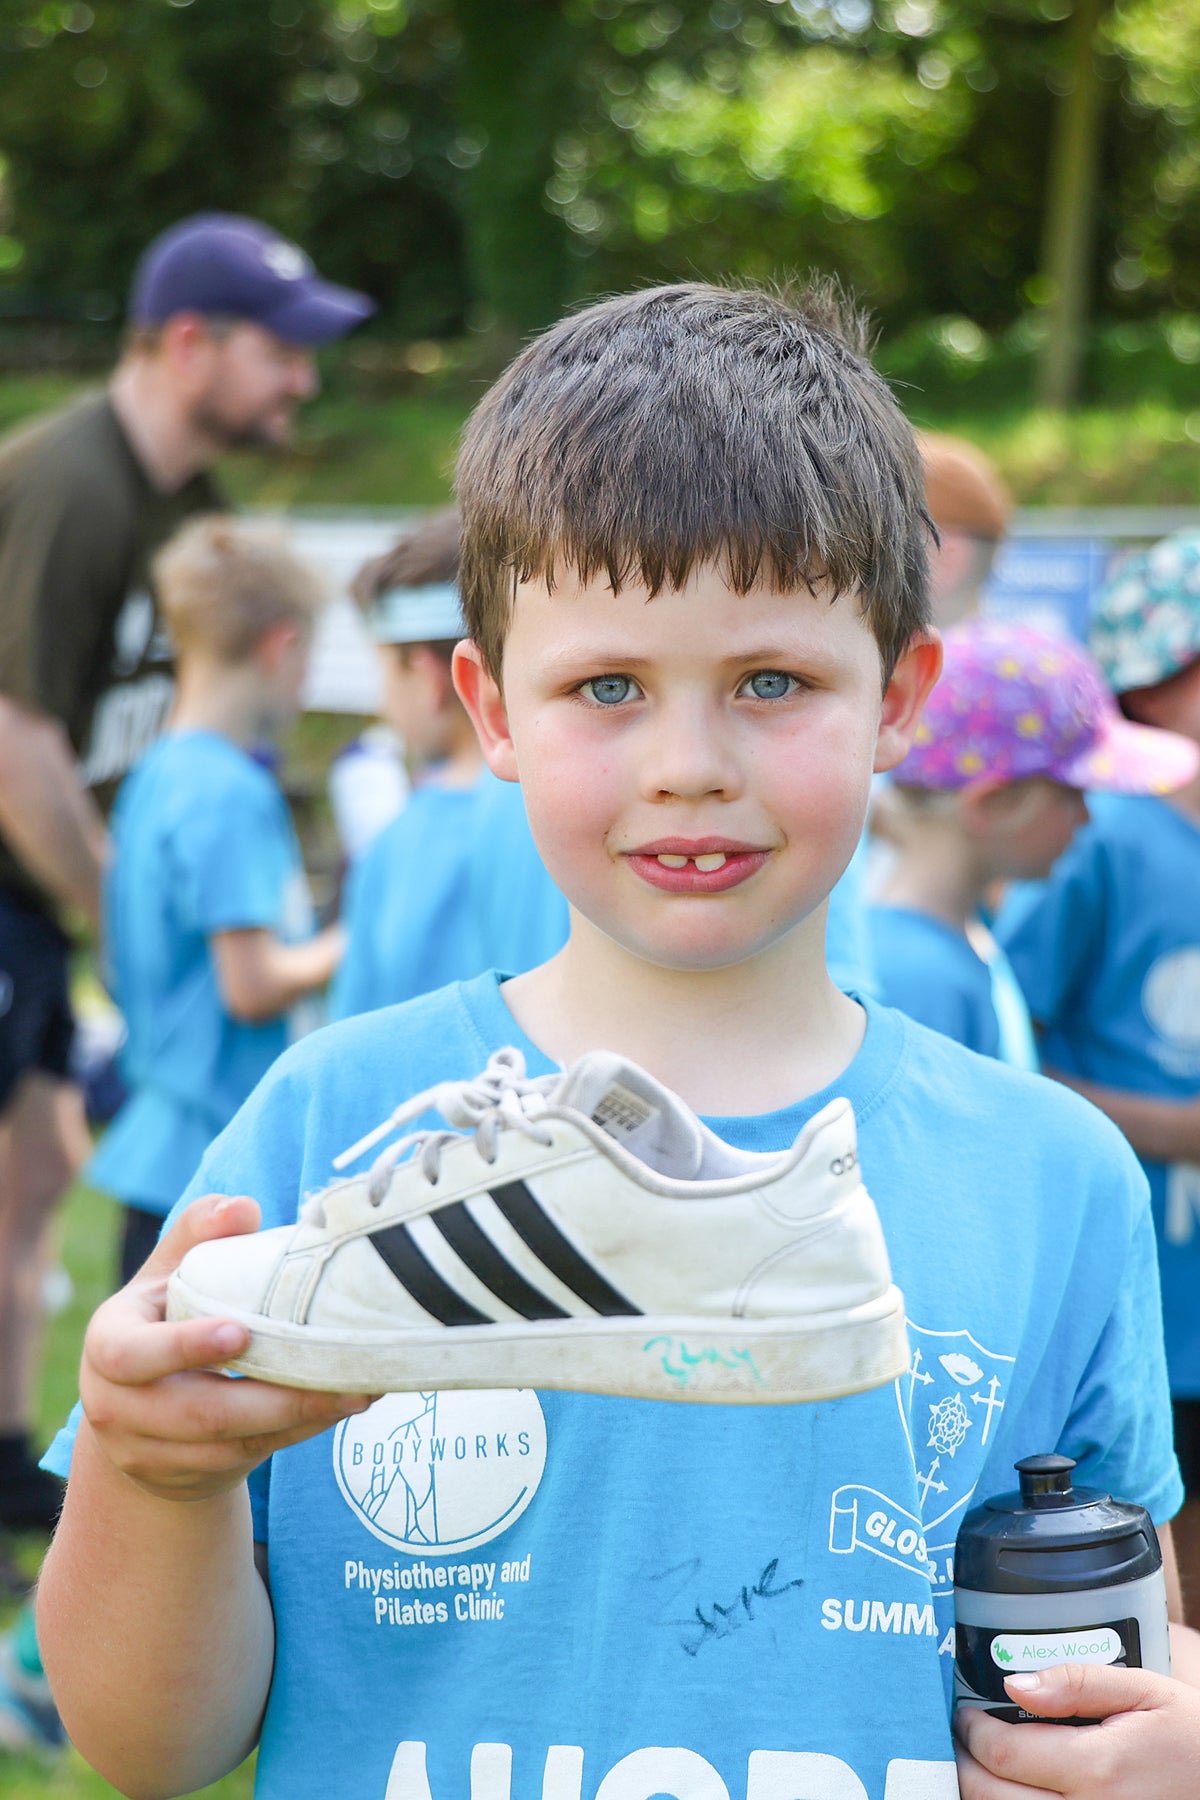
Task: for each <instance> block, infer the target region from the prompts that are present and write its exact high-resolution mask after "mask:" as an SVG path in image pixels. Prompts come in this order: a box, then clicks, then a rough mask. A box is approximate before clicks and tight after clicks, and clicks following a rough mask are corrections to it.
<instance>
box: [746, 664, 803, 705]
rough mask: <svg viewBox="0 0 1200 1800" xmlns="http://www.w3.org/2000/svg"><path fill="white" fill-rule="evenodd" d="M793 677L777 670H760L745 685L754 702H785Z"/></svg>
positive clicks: (790, 689)
mask: <svg viewBox="0 0 1200 1800" xmlns="http://www.w3.org/2000/svg"><path fill="white" fill-rule="evenodd" d="M792 682H793V677H792V676H791V675H784V674H783V673H782V671H781V670H779V669H761V670H760V671H759V673H758V674H757V675H751V676H750V678H749V680H748V681H747V683H746V686H747V687H748V688H749V690H750V692H751V693H752V694H753V695H754V698H755V699H756V700H785V699H786V698H787V696H788V695H789V694H790V693H791V691H792Z"/></svg>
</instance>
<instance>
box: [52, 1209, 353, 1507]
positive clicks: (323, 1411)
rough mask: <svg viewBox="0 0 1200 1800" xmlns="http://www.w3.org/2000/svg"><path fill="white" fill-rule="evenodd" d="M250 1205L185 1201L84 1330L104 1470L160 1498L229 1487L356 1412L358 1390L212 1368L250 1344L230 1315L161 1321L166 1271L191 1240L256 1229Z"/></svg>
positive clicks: (86, 1396) (82, 1390)
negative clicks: (280, 1383)
mask: <svg viewBox="0 0 1200 1800" xmlns="http://www.w3.org/2000/svg"><path fill="white" fill-rule="evenodd" d="M259 1218H260V1214H259V1209H258V1206H257V1205H256V1204H255V1202H254V1201H253V1200H247V1199H244V1198H241V1199H227V1198H226V1197H224V1196H223V1195H219V1194H210V1195H208V1196H207V1197H206V1198H205V1199H202V1200H196V1201H193V1203H192V1205H191V1206H189V1207H188V1208H187V1210H186V1212H184V1213H182V1214H181V1215H180V1217H179V1218H178V1219H177V1220H176V1222H175V1224H174V1225H173V1226H172V1228H171V1230H170V1231H169V1232H168V1233H167V1234H166V1236H165V1237H164V1238H163V1240H162V1242H161V1243H160V1244H159V1245H158V1247H157V1249H156V1250H155V1251H154V1253H153V1255H151V1256H150V1257H148V1258H147V1260H146V1262H145V1264H144V1265H143V1267H142V1268H141V1270H140V1271H139V1273H138V1274H137V1275H136V1276H135V1277H134V1279H133V1280H132V1281H131V1282H130V1283H129V1285H128V1286H127V1287H124V1288H122V1289H121V1291H120V1293H117V1294H114V1295H113V1297H112V1299H111V1300H106V1301H105V1303H104V1305H103V1306H101V1307H100V1308H99V1309H98V1311H97V1312H96V1314H95V1317H94V1318H93V1319H92V1322H91V1324H90V1325H89V1326H88V1330H87V1335H86V1337H85V1338H84V1343H83V1361H82V1364H81V1366H80V1371H79V1397H80V1399H81V1401H82V1402H83V1410H84V1413H85V1415H86V1417H87V1421H88V1424H89V1425H90V1427H91V1430H92V1433H93V1435H94V1437H95V1439H96V1441H97V1443H98V1444H99V1445H100V1447H101V1449H102V1450H103V1452H104V1455H105V1456H106V1457H107V1459H108V1461H109V1462H110V1463H111V1464H112V1465H113V1466H114V1468H116V1469H118V1470H120V1471H121V1472H122V1473H123V1474H124V1475H126V1476H128V1477H129V1479H130V1480H131V1481H134V1482H136V1483H137V1484H138V1485H139V1486H140V1487H141V1488H143V1489H145V1491H146V1492H147V1493H150V1494H154V1495H157V1496H158V1497H159V1498H160V1499H165V1500H204V1499H208V1498H210V1497H211V1496H212V1495H214V1494H219V1493H223V1492H225V1491H227V1490H228V1489H231V1488H235V1487H237V1486H238V1484H239V1483H240V1482H241V1481H243V1480H244V1478H245V1477H246V1475H248V1474H249V1472H250V1470H251V1469H253V1468H254V1467H255V1466H256V1465H257V1464H258V1463H260V1462H262V1461H263V1459H264V1458H265V1457H267V1456H270V1455H271V1453H272V1451H274V1450H281V1449H283V1448H284V1447H285V1446H286V1445H288V1444H298V1443H300V1442H302V1440H303V1439H304V1438H308V1437H313V1436H315V1435H316V1434H317V1433H318V1432H321V1431H325V1430H327V1429H328V1428H329V1426H330V1425H333V1424H336V1422H337V1421H338V1420H339V1419H343V1418H345V1417H347V1415H348V1414H350V1413H356V1412H362V1411H363V1410H364V1409H365V1408H366V1407H367V1406H369V1405H370V1403H371V1402H370V1398H369V1397H366V1396H363V1395H361V1394H316V1393H306V1392H303V1391H301V1390H299V1389H294V1388H284V1387H276V1386H273V1385H271V1384H270V1383H267V1382H263V1381H249V1380H231V1379H230V1377H229V1376H227V1375H221V1374H215V1373H213V1372H212V1368H213V1365H214V1364H219V1363H224V1362H227V1361H228V1360H229V1359H230V1358H231V1357H234V1356H238V1355H240V1353H241V1352H242V1351H243V1350H244V1349H245V1348H246V1346H247V1344H248V1343H249V1341H250V1333H249V1332H248V1331H247V1330H246V1328H245V1326H244V1325H239V1324H237V1323H236V1321H234V1320H228V1319H227V1320H221V1319H188V1320H183V1321H180V1322H178V1323H170V1324H168V1323H167V1321H166V1316H165V1314H166V1295H167V1277H168V1276H169V1275H170V1274H171V1272H172V1270H174V1269H176V1268H178V1266H179V1264H180V1263H181V1262H182V1261H183V1258H184V1256H185V1255H186V1253H187V1252H188V1251H189V1250H190V1249H191V1248H192V1246H193V1244H199V1243H202V1242H203V1241H204V1240H205V1239H208V1238H218V1237H235V1236H238V1235H239V1234H241V1233H244V1232H252V1231H255V1230H257V1228H258V1224H259Z"/></svg>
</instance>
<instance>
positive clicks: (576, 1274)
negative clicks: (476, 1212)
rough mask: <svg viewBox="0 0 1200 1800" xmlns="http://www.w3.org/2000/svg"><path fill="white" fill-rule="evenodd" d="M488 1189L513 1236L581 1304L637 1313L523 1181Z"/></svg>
mask: <svg viewBox="0 0 1200 1800" xmlns="http://www.w3.org/2000/svg"><path fill="white" fill-rule="evenodd" d="M490 1192H491V1196H492V1199H493V1200H494V1201H495V1202H496V1205H497V1206H498V1207H499V1209H500V1211H501V1212H502V1213H503V1214H504V1217H505V1218H506V1219H507V1220H508V1222H509V1224H510V1225H511V1226H512V1228H513V1230H514V1231H515V1232H516V1234H517V1236H518V1237H519V1238H521V1239H523V1241H524V1242H525V1243H526V1244H527V1245H528V1246H529V1248H530V1249H531V1250H532V1251H533V1254H534V1255H535V1256H536V1257H537V1258H538V1259H539V1261H541V1262H543V1263H545V1265H546V1267H547V1268H548V1269H549V1270H550V1273H551V1274H552V1275H557V1277H558V1279H559V1280H560V1281H561V1282H562V1284H563V1286H564V1287H569V1288H570V1290H571V1292H572V1293H573V1294H578V1296H579V1298H580V1299H581V1300H582V1301H583V1302H584V1304H585V1306H590V1307H591V1309H592V1311H593V1312H596V1313H599V1314H600V1315H601V1317H602V1318H606V1319H613V1318H621V1317H627V1316H629V1315H631V1314H636V1315H639V1316H640V1313H641V1308H640V1307H638V1306H634V1305H633V1303H632V1302H631V1301H629V1300H627V1299H626V1298H625V1296H624V1294H619V1293H618V1292H617V1290H616V1288H615V1287H612V1286H611V1285H610V1284H609V1283H608V1282H607V1281H606V1280H605V1279H604V1277H603V1275H601V1273H600V1271H599V1269H594V1268H593V1267H592V1265H591V1263H590V1262H588V1260H587V1258H586V1257H583V1256H581V1255H580V1254H579V1252H578V1250H576V1248H575V1246H574V1244H572V1243H571V1242H570V1241H569V1239H567V1238H565V1237H564V1236H563V1234H562V1232H561V1231H560V1230H559V1229H558V1226H557V1225H555V1224H554V1222H553V1220H552V1219H550V1218H549V1216H548V1215H547V1214H546V1213H545V1212H544V1211H543V1209H542V1207H541V1206H540V1205H539V1203H538V1201H537V1200H536V1199H535V1198H534V1196H533V1194H531V1193H530V1191H529V1189H528V1188H527V1187H526V1186H525V1183H524V1182H523V1181H509V1182H506V1183H505V1185H504V1186H503V1187H498V1188H492V1189H491V1190H490Z"/></svg>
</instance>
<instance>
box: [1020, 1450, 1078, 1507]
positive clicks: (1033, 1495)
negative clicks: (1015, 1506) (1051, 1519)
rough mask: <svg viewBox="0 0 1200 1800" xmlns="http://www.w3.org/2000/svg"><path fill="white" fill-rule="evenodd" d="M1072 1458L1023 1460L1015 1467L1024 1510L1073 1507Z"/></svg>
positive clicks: (1042, 1457)
mask: <svg viewBox="0 0 1200 1800" xmlns="http://www.w3.org/2000/svg"><path fill="white" fill-rule="evenodd" d="M1074 1467H1075V1459H1074V1457H1073V1456H1053V1455H1051V1456H1023V1457H1022V1458H1021V1460H1020V1462H1019V1463H1017V1465H1016V1470H1017V1474H1018V1475H1019V1476H1020V1477H1021V1499H1022V1500H1023V1501H1024V1503H1025V1505H1026V1506H1074V1505H1075V1503H1076V1502H1075V1490H1074V1488H1073V1487H1072V1486H1071V1471H1072V1469H1073V1468H1074Z"/></svg>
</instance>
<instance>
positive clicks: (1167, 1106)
mask: <svg viewBox="0 0 1200 1800" xmlns="http://www.w3.org/2000/svg"><path fill="white" fill-rule="evenodd" d="M1090 641H1091V645H1092V648H1093V650H1094V652H1095V654H1096V657H1097V659H1098V661H1099V663H1100V666H1101V668H1102V669H1103V670H1104V673H1105V675H1106V676H1107V678H1108V682H1109V685H1110V686H1111V687H1112V689H1113V690H1114V692H1115V693H1116V695H1117V697H1118V700H1119V703H1120V706H1121V709H1122V711H1123V712H1124V713H1125V714H1126V715H1127V716H1128V717H1129V718H1131V719H1136V720H1138V721H1139V722H1140V723H1142V724H1144V725H1156V726H1160V727H1165V728H1166V729H1168V730H1170V731H1174V732H1179V733H1181V734H1182V735H1183V736H1185V737H1187V738H1190V739H1191V740H1192V742H1193V743H1197V742H1200V538H1197V537H1195V536H1194V535H1192V536H1189V535H1180V536H1177V537H1172V538H1166V539H1164V540H1163V542H1161V543H1159V544H1156V545H1155V546H1154V547H1153V548H1152V549H1150V550H1147V551H1144V552H1142V553H1140V554H1138V555H1136V556H1134V557H1132V558H1130V559H1129V560H1128V561H1127V562H1126V563H1125V564H1124V566H1123V567H1122V568H1121V569H1120V570H1119V571H1118V572H1117V574H1116V575H1115V576H1114V577H1113V578H1112V580H1111V581H1110V582H1109V583H1108V584H1107V586H1106V587H1105V588H1104V590H1103V591H1102V593H1101V594H1100V596H1099V598H1098V601H1097V607H1096V612H1095V616H1094V618H1093V621H1092V628H1091V632H1090ZM1089 811H1090V813H1091V822H1090V824H1089V825H1088V826H1087V828H1086V830H1084V831H1082V832H1080V834H1079V836H1078V838H1077V839H1076V841H1075V843H1074V845H1073V846H1072V848H1071V850H1070V852H1069V854H1068V855H1066V856H1064V857H1063V859H1062V861H1061V862H1060V863H1059V865H1058V866H1057V867H1056V869H1055V870H1054V873H1053V876H1052V877H1051V879H1050V881H1048V882H1047V883H1046V884H1045V885H1044V886H1040V887H1030V888H1028V889H1026V890H1024V891H1023V892H1020V893H1017V894H1014V895H1013V897H1012V899H1011V901H1010V903H1009V904H1008V906H1006V908H1005V909H1004V911H1003V913H1002V914H1001V917H1000V920H999V924H998V929H999V931H1000V932H1001V933H1002V935H1003V938H1004V942H1005V945H1006V948H1007V949H1008V953H1009V956H1010V958H1011V961H1012V965H1013V968H1014V970H1015V972H1016V975H1017V978H1018V980H1019V981H1020V982H1021V985H1022V987H1023V988H1024V990H1025V995H1026V998H1027V999H1028V1002H1029V1007H1030V1011H1031V1012H1032V1014H1033V1017H1034V1021H1035V1023H1036V1024H1037V1025H1038V1026H1039V1027H1040V1029H1041V1032H1042V1050H1043V1055H1044V1058H1045V1062H1046V1066H1047V1068H1048V1069H1049V1070H1051V1071H1053V1072H1054V1073H1055V1074H1056V1075H1058V1076H1059V1077H1060V1078H1061V1079H1062V1080H1063V1081H1066V1082H1068V1083H1069V1084H1070V1085H1071V1086H1072V1087H1075V1088H1078V1089H1079V1091H1080V1092H1082V1093H1084V1094H1086V1095H1087V1096H1088V1098H1089V1099H1090V1100H1092V1101H1094V1102H1095V1104H1096V1105H1097V1106H1099V1107H1101V1108H1102V1109H1103V1110H1104V1111H1105V1112H1106V1113H1108V1115H1109V1117H1110V1118H1111V1119H1113V1120H1115V1122H1116V1123H1117V1124H1118V1125H1119V1126H1120V1127H1121V1129H1122V1131H1124V1133H1125V1135H1126V1136H1127V1137H1128V1139H1129V1141H1130V1143H1131V1144H1132V1145H1133V1147H1134V1149H1135V1150H1136V1151H1137V1153H1138V1155H1139V1157H1140V1158H1141V1161H1142V1166H1143V1168H1144V1169H1145V1171H1146V1174H1147V1176H1148V1177H1149V1181H1150V1198H1151V1204H1152V1207H1153V1211H1154V1218H1155V1224H1156V1227H1157V1231H1158V1255H1159V1267H1160V1270H1161V1275H1162V1288H1163V1321H1164V1326H1165V1331H1166V1345H1167V1367H1168V1373H1169V1376H1170V1382H1171V1393H1172V1399H1173V1406H1174V1413H1175V1441H1176V1449H1177V1451H1178V1453H1179V1461H1180V1466H1181V1469H1182V1471H1183V1478H1184V1485H1185V1487H1186V1490H1187V1495H1188V1504H1187V1506H1186V1507H1185V1508H1184V1510H1183V1513H1182V1514H1181V1515H1180V1518H1179V1521H1178V1525H1179V1533H1178V1535H1179V1549H1180V1562H1181V1567H1182V1570H1183V1574H1184V1580H1185V1591H1186V1592H1187V1595H1188V1599H1189V1603H1194V1602H1195V1601H1200V1310H1198V1309H1197V1305H1196V1295H1197V1283H1198V1282H1200V1235H1198V1233H1197V1230H1196V1223H1197V1216H1198V1215H1200V980H1198V975H1197V972H1198V971H1200V779H1193V780H1192V781H1191V782H1189V783H1188V784H1187V786H1185V787H1182V788H1180V789H1179V790H1178V792H1176V793H1172V794H1169V795H1166V796H1163V797H1161V798H1160V797H1154V796H1149V795H1147V796H1145V797H1140V798H1139V797H1135V796H1132V795H1129V796H1119V795H1115V794H1114V795H1101V796H1099V797H1098V798H1096V799H1095V800H1093V801H1090V802H1089Z"/></svg>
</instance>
